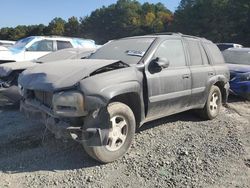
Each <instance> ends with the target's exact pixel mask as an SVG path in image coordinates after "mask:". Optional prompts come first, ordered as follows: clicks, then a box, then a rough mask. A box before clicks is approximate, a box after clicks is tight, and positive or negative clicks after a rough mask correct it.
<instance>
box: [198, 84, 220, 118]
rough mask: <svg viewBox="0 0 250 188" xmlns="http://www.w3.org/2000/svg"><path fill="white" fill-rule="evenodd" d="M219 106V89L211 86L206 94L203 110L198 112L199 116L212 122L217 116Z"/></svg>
mask: <svg viewBox="0 0 250 188" xmlns="http://www.w3.org/2000/svg"><path fill="white" fill-rule="evenodd" d="M221 105H222V97H221V91H220V88H218V87H217V86H212V87H211V89H210V92H209V94H208V98H207V101H206V104H205V106H204V108H203V109H202V110H200V115H201V116H202V117H203V118H205V119H209V120H212V119H214V118H216V117H217V116H218V114H219V112H220V108H221Z"/></svg>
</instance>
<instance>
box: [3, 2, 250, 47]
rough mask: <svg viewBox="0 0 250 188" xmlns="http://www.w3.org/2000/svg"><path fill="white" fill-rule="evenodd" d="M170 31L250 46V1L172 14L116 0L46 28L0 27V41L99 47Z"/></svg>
mask: <svg viewBox="0 0 250 188" xmlns="http://www.w3.org/2000/svg"><path fill="white" fill-rule="evenodd" d="M169 31H174V32H181V33H185V34H190V35H196V36H201V37H206V38H208V39H210V40H212V41H214V42H235V43H240V44H243V45H246V46H247V45H249V46H250V1H249V0H237V1H235V0H181V2H180V4H179V6H178V8H177V10H176V11H175V12H174V13H173V12H171V11H170V10H169V9H168V8H167V7H165V6H164V5H163V4H162V3H157V4H151V3H143V4H141V3H140V2H138V1H136V0H118V1H117V3H115V4H112V5H110V6H107V7H101V8H99V9H96V10H95V11H93V12H92V13H91V14H90V15H89V16H86V17H82V18H77V17H74V16H73V17H71V18H69V19H68V20H67V21H66V20H63V19H62V18H54V19H53V20H52V21H51V22H50V23H49V24H48V25H47V26H46V25H43V24H40V25H30V26H17V27H15V28H1V29H0V39H6V40H7V39H8V40H18V39H20V38H23V37H26V36H31V35H33V36H34V35H62V36H69V37H81V38H91V39H94V40H95V41H97V43H99V44H102V43H105V42H107V41H109V40H112V39H116V38H121V37H127V36H134V35H144V34H151V33H159V32H169Z"/></svg>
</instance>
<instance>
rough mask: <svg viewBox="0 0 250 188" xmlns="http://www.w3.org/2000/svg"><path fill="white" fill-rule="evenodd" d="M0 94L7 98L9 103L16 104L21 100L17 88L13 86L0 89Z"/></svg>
mask: <svg viewBox="0 0 250 188" xmlns="http://www.w3.org/2000/svg"><path fill="white" fill-rule="evenodd" d="M0 93H1V94H2V95H3V96H4V97H5V98H7V99H8V100H9V101H10V102H13V103H17V102H19V101H20V100H21V98H22V96H21V95H20V93H19V89H18V87H17V86H15V85H13V86H11V87H8V88H2V87H0Z"/></svg>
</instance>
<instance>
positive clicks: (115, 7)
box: [81, 0, 172, 43]
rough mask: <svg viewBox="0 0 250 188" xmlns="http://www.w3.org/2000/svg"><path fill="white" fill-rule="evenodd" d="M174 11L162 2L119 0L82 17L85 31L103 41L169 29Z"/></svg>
mask: <svg viewBox="0 0 250 188" xmlns="http://www.w3.org/2000/svg"><path fill="white" fill-rule="evenodd" d="M171 21H172V13H171V12H170V11H169V10H168V9H167V8H166V7H165V6H164V5H163V4H161V3H158V4H149V3H145V4H143V5H142V4H140V3H139V2H138V1H135V0H118V1H117V3H116V4H112V5H110V6H108V7H102V8H100V9H97V10H95V11H93V12H92V13H91V15H90V16H88V17H86V18H84V19H82V28H81V31H82V33H85V34H86V36H88V37H90V38H93V39H95V40H97V41H99V42H101V43H104V42H106V41H108V40H111V39H116V38H121V37H126V36H133V35H141V34H149V33H153V32H163V31H166V30H167V28H168V25H169V24H170V22H171Z"/></svg>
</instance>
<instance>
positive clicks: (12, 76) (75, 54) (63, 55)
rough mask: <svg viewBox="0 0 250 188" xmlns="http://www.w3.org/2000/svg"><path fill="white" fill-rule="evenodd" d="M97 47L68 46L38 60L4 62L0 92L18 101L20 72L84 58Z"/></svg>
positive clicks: (0, 78) (0, 69)
mask: <svg viewBox="0 0 250 188" xmlns="http://www.w3.org/2000/svg"><path fill="white" fill-rule="evenodd" d="M95 50H96V49H85V48H67V49H63V50H59V51H56V52H53V53H50V54H47V55H45V56H43V57H41V58H38V59H37V60H33V61H24V62H15V63H4V64H1V65H0V93H1V94H2V95H3V96H4V97H5V98H8V100H10V101H12V102H13V103H16V102H18V101H19V100H20V98H21V96H20V94H19V92H18V86H17V79H18V76H19V74H20V73H21V72H22V71H24V70H25V69H27V68H30V67H33V66H36V65H39V64H41V63H49V62H52V61H57V60H65V59H82V58H85V57H87V56H89V55H90V54H91V53H93V52H94V51H95Z"/></svg>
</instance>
